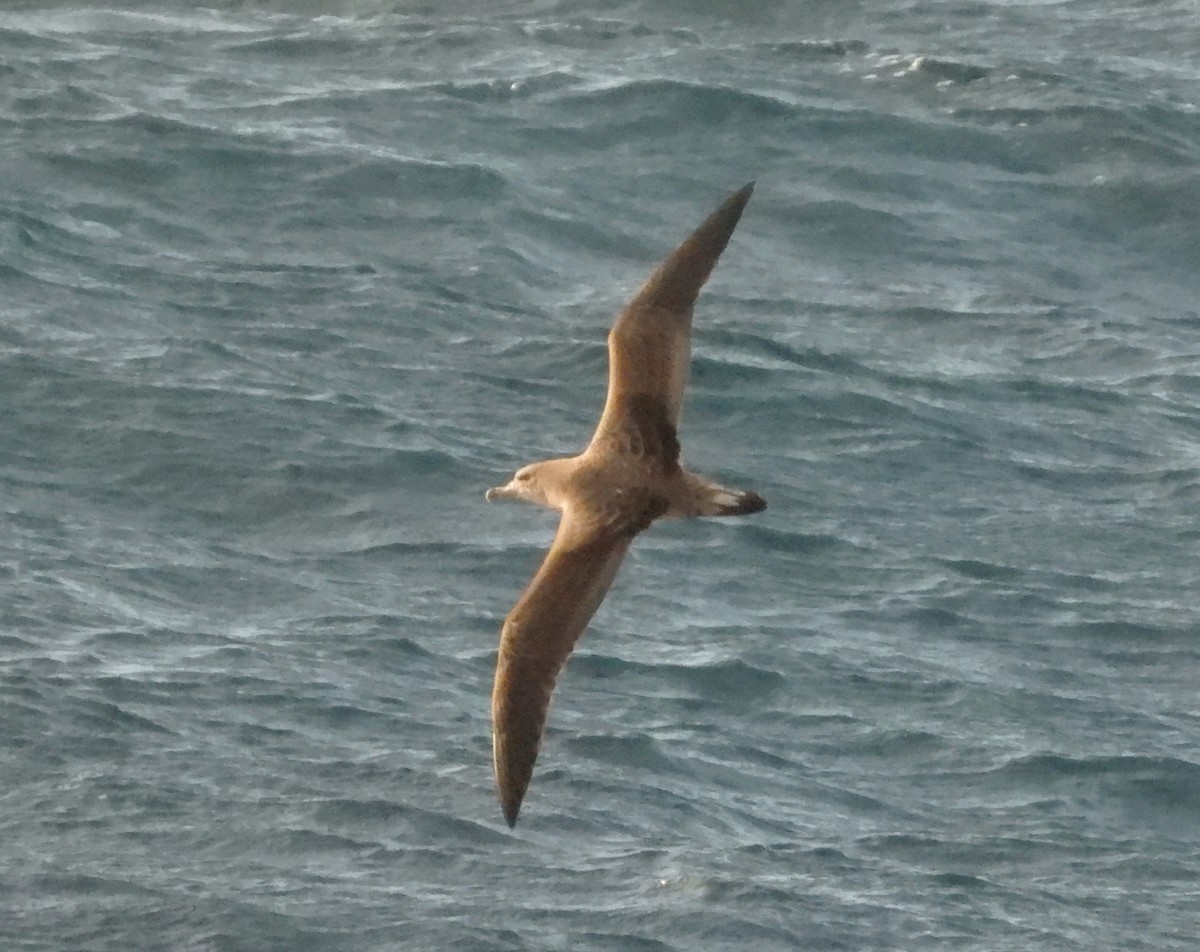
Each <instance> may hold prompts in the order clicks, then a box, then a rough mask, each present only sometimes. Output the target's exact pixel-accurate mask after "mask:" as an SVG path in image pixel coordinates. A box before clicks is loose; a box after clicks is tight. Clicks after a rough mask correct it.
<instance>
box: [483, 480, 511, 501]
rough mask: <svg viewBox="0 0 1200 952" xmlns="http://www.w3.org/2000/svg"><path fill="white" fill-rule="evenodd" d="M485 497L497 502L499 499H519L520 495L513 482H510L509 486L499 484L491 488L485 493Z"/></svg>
mask: <svg viewBox="0 0 1200 952" xmlns="http://www.w3.org/2000/svg"><path fill="white" fill-rule="evenodd" d="M483 498H484V499H486V500H487V501H488V502H495V501H496V500H497V499H517V498H519V496H518V494H517V491H516V490H515V489H514V488H513V484H512V483H509V484H508V485H507V486H497V487H496V488H495V489H489V490H488V491H487V492H486V493H484V494H483Z"/></svg>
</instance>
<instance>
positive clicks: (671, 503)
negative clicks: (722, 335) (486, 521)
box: [487, 182, 767, 827]
mask: <svg viewBox="0 0 1200 952" xmlns="http://www.w3.org/2000/svg"><path fill="white" fill-rule="evenodd" d="M753 189H754V183H753V182H751V183H750V184H749V185H746V186H745V187H744V188H742V189H740V190H739V191H737V192H734V193H733V194H732V195H731V196H730V197H729V198H728V199H726V200H725V202H724V203H723V204H722V205H721V207H720V208H718V209H717V210H716V211H715V212H713V213H712V214H711V215H710V216H709V217H708V218H707V219H705V221H704V223H703V224H701V225H700V227H699V228H697V229H696V230H695V231H694V232H692V234H691V235H690V236H688V238H687V239H686V240H685V241H684V242H683V244H681V245H680V246H679V247H678V248H676V249H675V250H674V251H673V252H671V253H670V254H669V255H667V257H666V258H665V259H663V262H662V263H661V264H660V265H659V266H658V267H657V268H656V269H655V270H654V273H653V274H651V275H650V277H649V278H648V279H647V281H646V283H645V284H644V285H642V287H641V289H640V290H639V291H638V292H637V294H635V295H634V297H633V300H632V301H630V302H629V305H628V306H627V307H626V308H625V310H624V311H622V312H621V314H620V315H619V316H618V317H617V320H616V322H615V323H614V324H613V328H612V331H611V332H610V333H609V335H608V397H607V399H606V400H605V403H604V411H603V413H602V414H601V415H600V423H599V425H598V426H597V427H596V432H595V434H594V435H593V436H592V441H591V442H590V443H589V444H588V445H587V447H586V448H585V449H584V451H583V452H582V453H580V454H579V455H578V456H572V457H569V458H564V459H549V460H543V461H542V462H540V463H530V464H529V465H528V466H523V467H522V468H521V469H519V470H517V472H516V475H515V476H513V478H512V480H511V481H510V482H509V483H508V484H507V485H505V486H499V487H497V488H495V489H489V490H488V492H487V499H488V501H489V502H490V501H492V500H494V499H523V500H525V501H526V502H532V503H537V504H538V505H541V506H548V507H549V508H551V509H557V510H558V511H559V512H561V513H562V518H561V521H560V522H559V524H558V532H557V533H556V534H555V536H554V542H553V543H552V544H551V546H550V551H549V552H548V553H547V554H546V558H545V561H543V562H542V566H541V568H539V569H538V571H537V574H535V575H534V577H533V580H532V581H531V582H530V583H529V585H528V586H527V587H526V589H525V591H524V592H523V593H522V594H521V597H520V598H519V599H517V603H516V605H514V606H513V609H512V611H510V612H509V613H508V617H507V618H506V619H505V620H504V625H503V627H502V628H501V630H500V651H499V654H498V657H497V659H496V681H495V685H494V687H493V689H492V754H493V759H494V762H495V768H496V787H497V791H498V793H499V795H500V804H501V807H502V808H503V810H504V818H505V820H507V821H508V825H509V826H510V827H511V826H515V825H516V822H517V813H518V812H519V811H520V809H521V800H522V799H523V798H524V796H525V789H526V788H527V787H528V786H529V778H530V777H531V776H532V774H533V764H534V761H535V760H536V759H537V754H538V746H539V744H540V742H541V737H542V728H543V727H544V726H545V723H546V712H547V710H548V709H549V707H550V695H551V693H552V692H553V690H554V683H555V681H556V680H557V679H558V674H559V672H560V671H561V670H562V667H563V665H564V664H565V663H566V661H567V658H568V656H569V655H570V654H571V650H572V649H573V648H574V647H575V642H576V641H578V640H579V636H580V635H581V634H583V630H584V629H585V628H586V627H587V624H588V622H589V621H590V620H591V617H592V615H593V614H595V612H596V609H597V608H598V607H599V606H600V602H601V601H603V599H604V596H605V593H607V592H608V589H609V586H610V585H611V584H612V581H613V578H614V577H615V576H616V574H617V569H618V568H619V567H620V565H621V560H622V559H623V558H624V557H625V553H626V551H627V550H628V549H629V544H630V543H631V542H632V541H633V537H634V536H635V535H637V534H638V533H639V532H641V531H642V530H643V529H645V528H646V527H647V526H649V525H650V523H652V522H653V521H654V520H655V519H658V518H660V517H666V518H672V517H675V518H689V517H694V516H740V515H745V514H747V513H751V512H760V511H761V510H763V509H765V508H766V505H767V504H766V501H765V500H764V499H763V498H762V497H761V496H759V495H758V494H757V493H753V492H739V491H737V490H733V489H726V488H725V487H724V486H719V485H717V484H716V483H713V482H710V481H709V480H707V479H704V478H703V477H701V476H697V475H695V474H694V473H689V472H688V471H687V470H685V469H683V468H682V467H681V466H680V465H679V439H678V438H677V436H676V427H677V426H678V425H679V411H680V408H681V407H682V405H683V392H684V388H685V387H686V385H687V377H688V365H689V363H690V362H691V330H692V306H693V305H694V304H695V303H696V297H697V295H698V294H699V293H700V288H701V287H702V286H703V284H704V282H705V281H707V280H708V276H709V274H711V273H712V269H713V267H714V266H715V265H716V263H717V259H718V258H719V257H720V256H721V252H722V251H724V250H725V245H726V244H727V243H728V241H729V236H730V235H731V234H733V229H734V227H735V226H736V225H737V223H738V219H740V218H741V217H742V209H744V208H745V207H746V202H747V201H749V199H750V193H751V192H752V191H753Z"/></svg>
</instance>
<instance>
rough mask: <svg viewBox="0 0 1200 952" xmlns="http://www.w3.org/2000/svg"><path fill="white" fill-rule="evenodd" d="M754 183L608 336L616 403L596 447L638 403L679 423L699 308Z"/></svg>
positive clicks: (607, 411)
mask: <svg viewBox="0 0 1200 952" xmlns="http://www.w3.org/2000/svg"><path fill="white" fill-rule="evenodd" d="M753 190H754V183H753V182H751V183H750V184H749V185H747V186H745V187H744V188H742V189H740V190H739V191H737V192H734V193H733V194H732V195H731V196H730V197H729V198H727V199H726V200H725V202H724V204H722V205H721V207H720V208H718V209H717V210H716V211H715V212H713V213H712V214H711V215H709V216H708V218H707V219H705V221H704V223H703V224H701V225H700V227H699V228H697V229H696V230H695V231H694V232H692V234H691V235H689V236H688V237H687V239H685V240H684V242H683V243H682V244H681V245H680V246H679V247H678V248H676V249H675V250H674V251H672V252H671V253H670V254H669V255H667V257H666V258H665V259H664V260H663V262H662V263H661V264H660V265H659V266H658V267H657V268H656V269H655V270H654V273H653V274H651V275H650V277H649V278H648V279H647V280H646V283H645V284H643V285H642V287H641V289H640V290H639V291H638V292H637V294H635V295H634V297H633V300H632V301H630V302H629V305H628V306H627V307H626V308H625V310H624V311H623V312H622V313H621V314H620V316H619V317H618V318H617V320H616V323H615V324H613V328H612V331H611V332H610V333H609V335H608V398H607V400H606V401H605V404H604V412H603V414H602V415H601V417H600V424H599V426H598V427H597V428H596V435H595V436H594V437H593V445H595V444H596V442H597V441H600V440H603V439H604V438H605V437H606V435H608V434H609V433H611V432H612V431H613V430H616V429H619V428H620V427H621V425H622V421H623V420H624V418H625V416H626V415H627V414H628V413H629V410H630V407H631V405H632V404H633V401H634V398H637V400H639V401H640V403H641V405H642V407H643V408H644V407H645V406H647V405H653V406H656V407H661V410H656V411H655V412H656V413H658V414H659V415H661V416H662V417H663V418H664V419H665V420H666V421H667V422H668V423H669V424H670V425H671V426H672V427H676V426H678V425H679V412H680V409H681V408H682V406H683V392H684V389H685V387H686V386H687V378H688V367H689V365H690V363H691V350H692V347H691V330H692V306H693V305H694V304H695V303H696V297H697V295H699V293H700V288H701V287H703V286H704V282H705V281H707V280H708V276H709V275H710V274H711V273H712V270H713V268H714V267H715V266H716V264H717V259H718V258H720V257H721V252H722V251H724V250H725V246H726V244H728V243H729V238H730V236H731V235H732V234H733V229H734V228H735V227H736V226H737V223H738V221H739V219H740V218H741V217H742V210H743V209H744V208H745V207H746V202H748V201H749V200H750V193H751V192H752V191H753Z"/></svg>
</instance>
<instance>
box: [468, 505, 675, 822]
mask: <svg viewBox="0 0 1200 952" xmlns="http://www.w3.org/2000/svg"><path fill="white" fill-rule="evenodd" d="M665 508H666V503H665V501H664V500H646V501H645V504H644V505H643V506H642V508H641V510H640V511H633V512H630V513H628V514H627V518H625V519H622V520H621V522H620V523H619V524H613V523H607V524H604V525H602V526H599V527H596V526H593V525H589V524H586V523H584V522H583V521H582V520H579V519H574V518H572V517H571V516H570V515H566V514H564V516H563V518H562V522H561V523H560V524H559V527H558V533H557V535H555V537H554V544H553V545H552V546H551V547H550V551H549V552H548V553H547V554H546V559H545V561H544V562H542V567H541V568H540V569H538V571H537V574H536V575H535V576H534V577H533V580H532V581H531V582H530V583H529V585H528V587H527V588H526V589H525V591H524V593H523V594H522V595H521V597H520V598H519V599H518V600H517V604H516V605H515V606H513V610H512V611H511V612H509V614H508V617H507V618H506V619H505V621H504V627H503V628H502V629H501V632H500V651H499V655H498V657H497V659H496V681H495V685H494V687H493V689H492V754H493V758H494V760H495V767H496V788H497V792H498V793H499V795H500V803H501V806H502V807H503V809H504V818H505V819H506V820H507V821H508V825H509V826H513V825H514V824H515V823H516V822H517V813H518V811H519V810H520V809H521V800H522V799H523V798H524V796H525V790H526V788H527V787H528V786H529V778H530V777H531V776H532V774H533V764H534V761H535V760H537V753H538V747H539V745H540V743H541V738H542V728H543V727H544V726H545V723H546V713H547V711H548V710H549V707H550V695H551V694H552V693H553V691H554V684H555V681H556V680H557V679H558V674H559V672H560V671H561V670H562V667H563V665H564V664H565V663H566V661H567V658H568V657H569V656H570V654H571V651H572V649H573V648H574V647H575V642H576V641H578V640H579V636H580V635H581V634H583V630H584V629H585V628H586V627H587V624H588V622H589V621H590V620H591V618H592V615H594V614H595V613H596V609H597V608H599V607H600V602H602V601H603V600H604V596H605V595H606V594H607V592H608V589H609V587H610V586H611V585H612V582H613V579H614V578H615V577H616V574H617V569H619V568H620V566H621V560H622V559H623V558H624V557H625V553H626V552H627V551H628V550H629V543H630V542H632V541H633V537H634V535H635V534H636V533H637V532H639V531H640V530H641V529H644V528H645V527H646V526H647V525H649V523H650V521H651V520H653V519H654V518H656V517H657V516H659V515H661V514H662V512H663V511H664V510H665Z"/></svg>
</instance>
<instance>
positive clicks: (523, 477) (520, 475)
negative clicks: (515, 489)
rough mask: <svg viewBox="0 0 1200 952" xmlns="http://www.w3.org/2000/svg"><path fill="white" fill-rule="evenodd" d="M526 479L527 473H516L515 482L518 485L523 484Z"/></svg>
mask: <svg viewBox="0 0 1200 952" xmlns="http://www.w3.org/2000/svg"><path fill="white" fill-rule="evenodd" d="M527 479H529V474H528V473H517V482H519V483H523V482H525V481H526V480H527Z"/></svg>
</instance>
